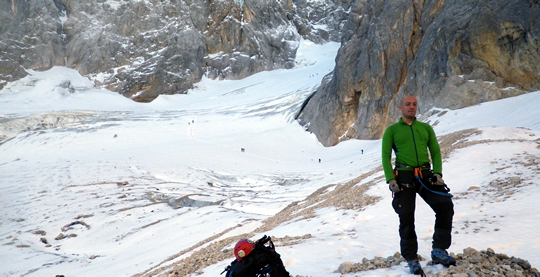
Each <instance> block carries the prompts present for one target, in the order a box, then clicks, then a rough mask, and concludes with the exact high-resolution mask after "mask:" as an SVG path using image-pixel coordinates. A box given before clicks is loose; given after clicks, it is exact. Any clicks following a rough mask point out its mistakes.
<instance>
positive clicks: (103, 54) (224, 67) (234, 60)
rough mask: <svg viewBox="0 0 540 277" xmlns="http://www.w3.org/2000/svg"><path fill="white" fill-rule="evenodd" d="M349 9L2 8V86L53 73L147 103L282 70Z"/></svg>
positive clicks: (50, 1)
mask: <svg viewBox="0 0 540 277" xmlns="http://www.w3.org/2000/svg"><path fill="white" fill-rule="evenodd" d="M296 2H297V3H296ZM351 2H353V1H352V0H350V1H340V0H332V1H309V2H308V1H305V0H302V1H291V0H286V1H278V0H214V1H206V0H146V1H143V0H24V1H21V0H0V50H1V51H0V88H1V87H3V86H4V85H5V83H6V82H9V81H13V80H17V79H20V78H22V77H24V76H25V75H26V74H27V73H26V71H25V69H35V70H44V69H49V68H50V67H52V66H55V65H60V66H67V67H70V68H75V69H77V70H78V71H79V72H80V73H81V74H83V75H85V76H88V77H90V78H91V79H93V80H94V81H95V83H96V85H97V86H100V87H106V88H108V89H110V90H112V91H117V92H119V93H121V94H123V95H125V96H126V97H130V98H132V99H134V100H136V101H142V102H147V101H151V100H153V99H155V98H156V97H157V96H158V95H159V94H174V93H185V92H186V91H187V90H188V89H190V88H192V87H193V84H194V83H196V82H198V81H200V79H201V77H202V76H203V75H206V76H208V77H210V78H222V79H224V78H227V79H237V78H243V77H246V76H248V75H251V74H254V73H257V72H259V71H262V70H271V69H277V68H290V67H292V66H293V65H294V59H295V56H296V50H297V48H298V42H299V40H300V39H301V38H302V37H304V38H306V39H311V40H313V41H316V42H325V41H328V40H332V39H333V40H339V39H340V37H341V34H342V33H341V31H339V28H340V27H341V26H342V24H343V23H342V21H344V20H346V19H347V17H348V13H347V11H348V10H349V6H350V3H351ZM322 25H324V28H323V27H318V26H322Z"/></svg>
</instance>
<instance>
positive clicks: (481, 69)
mask: <svg viewBox="0 0 540 277" xmlns="http://www.w3.org/2000/svg"><path fill="white" fill-rule="evenodd" d="M539 26H540V1H537V0H534V1H533V0H529V1H525V0H486V1H481V2H479V1H473V0H456V1H445V0H414V1H404V0H397V1H383V0H380V1H376V0H374V1H369V0H364V1H356V2H355V4H354V5H353V6H352V7H351V12H350V14H349V18H348V20H347V21H346V25H345V27H344V33H345V34H344V36H343V38H342V45H341V48H340V50H339V53H338V57H337V58H336V67H335V70H334V71H333V72H332V73H331V74H330V75H328V76H326V77H325V79H324V80H323V82H322V84H321V86H320V88H319V89H318V91H316V93H314V94H313V95H312V97H310V99H308V100H307V103H306V104H305V106H304V108H303V110H302V111H301V112H300V113H299V117H298V119H299V121H300V122H301V123H302V124H303V125H305V126H306V127H307V129H309V130H310V131H312V132H314V133H315V134H316V135H317V137H318V139H319V140H320V141H321V142H322V143H323V144H324V145H326V146H331V145H335V144H337V143H339V142H340V141H343V140H347V139H350V138H362V139H378V138H380V137H381V136H382V133H383V132H384V129H385V127H386V126H388V125H390V124H392V123H394V122H396V120H397V119H398V118H399V116H400V115H399V114H398V108H397V107H398V106H399V102H400V101H401V99H402V98H403V97H404V96H406V95H411V94H412V95H415V96H416V97H417V99H418V101H419V113H423V112H426V111H427V110H429V109H430V108H432V107H439V108H449V109H456V108H462V107H466V106H470V105H474V104H477V103H481V102H484V101H491V100H496V99H501V98H505V97H510V96H515V95H519V94H522V93H526V92H528V91H532V90H538V89H540V27H539Z"/></svg>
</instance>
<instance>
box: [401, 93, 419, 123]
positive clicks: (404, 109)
mask: <svg viewBox="0 0 540 277" xmlns="http://www.w3.org/2000/svg"><path fill="white" fill-rule="evenodd" d="M417 109H418V106H417V102H416V98H414V97H413V96H407V97H405V98H403V101H402V102H401V106H399V110H400V111H401V114H402V115H403V117H405V118H414V117H415V116H416V110H417Z"/></svg>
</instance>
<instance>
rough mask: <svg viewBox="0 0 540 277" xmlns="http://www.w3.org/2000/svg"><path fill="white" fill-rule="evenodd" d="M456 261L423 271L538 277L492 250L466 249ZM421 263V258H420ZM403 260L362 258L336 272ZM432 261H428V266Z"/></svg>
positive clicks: (444, 275) (462, 276) (463, 276)
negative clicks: (360, 260) (447, 265)
mask: <svg viewBox="0 0 540 277" xmlns="http://www.w3.org/2000/svg"><path fill="white" fill-rule="evenodd" d="M452 256H453V257H454V258H456V266H450V267H449V268H445V269H443V270H442V271H438V272H433V271H432V270H430V269H429V268H425V269H424V270H425V271H426V274H427V275H428V276H441V277H450V276H452V277H470V276H516V277H517V276H527V277H529V276H532V277H538V276H540V273H539V272H538V270H537V269H536V268H533V267H532V266H531V264H530V263H529V262H528V261H526V260H523V259H520V258H516V257H509V256H508V255H506V254H502V253H495V251H493V249H491V248H488V249H487V250H482V251H478V250H476V249H473V248H470V247H469V248H466V249H464V250H463V253H462V254H457V255H454V254H452ZM419 258H420V260H423V259H422V257H419ZM404 262H405V259H404V258H403V257H401V255H400V254H399V253H396V254H394V255H393V256H390V257H387V258H383V257H375V258H373V259H371V260H369V259H367V258H364V259H363V260H362V262H359V263H350V262H344V263H342V264H341V265H340V266H339V267H338V270H337V272H339V273H341V274H347V273H354V272H361V271H370V270H375V269H380V268H390V267H394V266H399V265H400V264H402V263H404ZM430 265H431V262H428V267H429V266H430Z"/></svg>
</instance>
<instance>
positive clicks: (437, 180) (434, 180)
mask: <svg viewBox="0 0 540 277" xmlns="http://www.w3.org/2000/svg"><path fill="white" fill-rule="evenodd" d="M431 184H432V185H437V186H444V180H443V179H442V176H441V174H439V173H435V174H433V177H431Z"/></svg>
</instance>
